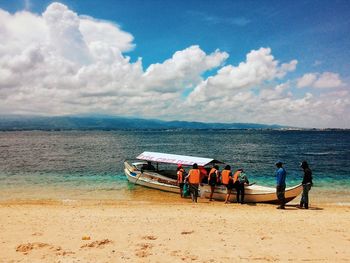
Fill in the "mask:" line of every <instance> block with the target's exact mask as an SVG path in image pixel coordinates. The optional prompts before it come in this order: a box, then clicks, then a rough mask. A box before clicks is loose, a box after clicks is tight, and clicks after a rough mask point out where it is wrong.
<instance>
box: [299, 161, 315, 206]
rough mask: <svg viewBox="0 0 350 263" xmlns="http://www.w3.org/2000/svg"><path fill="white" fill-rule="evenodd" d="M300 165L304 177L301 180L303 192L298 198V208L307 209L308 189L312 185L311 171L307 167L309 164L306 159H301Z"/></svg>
mask: <svg viewBox="0 0 350 263" xmlns="http://www.w3.org/2000/svg"><path fill="white" fill-rule="evenodd" d="M300 167H301V168H302V169H303V170H304V177H303V181H302V185H303V194H302V196H301V200H300V206H299V208H303V206H304V207H305V209H309V191H310V189H311V186H312V172H311V169H310V168H309V164H308V163H307V162H306V161H302V163H301V164H300Z"/></svg>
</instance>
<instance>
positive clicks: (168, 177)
mask: <svg viewBox="0 0 350 263" xmlns="http://www.w3.org/2000/svg"><path fill="white" fill-rule="evenodd" d="M136 159H137V161H136V162H130V163H129V162H128V161H125V162H124V172H125V175H126V176H127V178H128V180H129V182H130V183H133V184H137V185H142V186H146V187H149V188H153V189H158V190H162V191H167V192H172V193H179V191H180V190H179V187H178V185H177V183H176V167H174V165H177V164H182V166H184V167H186V166H192V165H193V164H194V163H197V164H198V166H202V167H205V168H206V169H207V170H209V169H210V167H209V165H210V166H211V165H212V164H223V162H220V161H218V160H215V159H211V158H202V157H195V156H185V155H176V154H166V153H158V152H143V153H142V154H140V155H139V156H137V157H136ZM147 162H153V163H155V164H156V167H155V169H154V170H152V171H151V170H143V169H142V168H143V167H145V166H146V165H147ZM171 165H173V167H171ZM160 166H165V167H160ZM169 168H170V169H169ZM187 170H188V169H187ZM199 190H200V196H201V197H204V198H209V195H210V186H209V185H207V184H203V185H201V186H200V189H199ZM301 191H302V185H301V184H299V185H296V186H293V187H289V188H286V192H285V198H286V202H289V201H291V200H293V199H294V198H295V197H297V196H298V195H299V194H300V193H301ZM225 197H226V187H225V186H223V185H221V186H217V187H216V188H215V191H214V195H213V199H215V200H225ZM244 199H245V200H244V201H245V202H247V203H277V202H278V200H277V196H276V189H275V188H273V187H266V186H260V185H256V184H252V185H247V186H245V198H244ZM230 201H231V202H235V201H236V192H235V190H234V189H233V190H232V193H231V196H230Z"/></svg>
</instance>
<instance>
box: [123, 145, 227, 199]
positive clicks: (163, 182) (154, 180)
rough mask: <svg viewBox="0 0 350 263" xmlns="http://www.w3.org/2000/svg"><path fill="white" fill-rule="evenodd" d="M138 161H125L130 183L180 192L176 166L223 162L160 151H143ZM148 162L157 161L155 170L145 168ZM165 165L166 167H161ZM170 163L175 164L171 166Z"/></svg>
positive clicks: (137, 158)
mask: <svg viewBox="0 0 350 263" xmlns="http://www.w3.org/2000/svg"><path fill="white" fill-rule="evenodd" d="M136 160H137V161H136V162H130V163H129V161H125V162H124V173H125V175H126V176H127V178H128V180H129V182H130V183H133V184H137V185H142V186H146V187H149V188H153V189H158V190H162V191H166V192H172V193H179V192H180V189H179V186H178V185H177V182H176V178H177V176H176V166H175V167H174V165H178V164H181V165H182V166H184V167H186V166H192V165H193V164H194V163H197V164H198V165H199V166H203V167H205V166H208V165H212V164H215V163H222V162H220V161H218V160H215V159H211V158H203V157H195V156H186V155H177V154H167V153H159V152H143V153H141V154H140V155H139V156H137V157H136ZM147 162H154V163H156V168H155V169H154V170H144V171H143V169H142V168H143V167H145V166H146V165H147ZM161 165H163V166H164V167H160V166H161ZM170 165H173V167H171V166H170Z"/></svg>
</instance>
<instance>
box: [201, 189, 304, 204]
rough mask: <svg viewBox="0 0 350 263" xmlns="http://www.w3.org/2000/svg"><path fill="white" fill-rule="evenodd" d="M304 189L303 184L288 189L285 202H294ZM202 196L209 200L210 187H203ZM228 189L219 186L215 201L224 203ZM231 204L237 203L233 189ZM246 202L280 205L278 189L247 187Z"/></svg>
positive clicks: (215, 192)
mask: <svg viewBox="0 0 350 263" xmlns="http://www.w3.org/2000/svg"><path fill="white" fill-rule="evenodd" d="M302 189H303V187H302V185H301V184H299V185H296V186H293V187H289V188H286V192H285V200H286V202H287V203H288V202H290V201H292V200H293V199H294V198H296V197H297V196H298V195H299V194H300V193H301V191H302ZM200 191H201V196H202V197H205V198H209V196H210V186H208V185H205V186H202V187H201V189H200ZM226 192H227V190H226V187H225V186H217V187H215V190H214V194H213V199H214V200H221V201H224V200H225V198H226ZM229 200H230V202H236V201H237V199H236V190H235V189H232V192H231V195H230V199H229ZM244 202H245V203H274V204H277V203H278V199H277V195H276V189H275V188H273V187H264V186H259V185H250V186H245V194H244Z"/></svg>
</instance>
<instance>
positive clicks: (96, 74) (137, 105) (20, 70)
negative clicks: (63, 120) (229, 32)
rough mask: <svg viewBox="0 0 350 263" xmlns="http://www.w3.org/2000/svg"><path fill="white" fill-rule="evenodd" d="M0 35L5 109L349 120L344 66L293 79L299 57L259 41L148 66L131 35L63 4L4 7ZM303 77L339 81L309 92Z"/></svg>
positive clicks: (311, 81)
mask: <svg viewBox="0 0 350 263" xmlns="http://www.w3.org/2000/svg"><path fill="white" fill-rule="evenodd" d="M0 37H1V41H0V112H1V114H42V115H64V114H81V113H107V114H113V115H123V116H140V117H150V118H161V119H167V120H174V119H180V120H189V121H193V120H197V121H215V122H217V121H219V122H259V123H280V124H286V125H294V126H306V127H308V126H315V127H325V126H330V127H339V126H345V127H350V124H349V119H348V117H347V116H350V110H349V108H350V100H349V92H348V90H347V89H346V85H345V84H344V83H343V81H341V79H340V77H339V75H338V74H337V73H332V72H325V73H309V74H306V75H304V76H303V77H302V78H300V79H299V80H297V82H295V81H294V80H288V79H286V76H287V74H288V73H289V72H292V71H294V70H295V69H296V66H297V60H292V61H289V62H286V63H281V62H279V61H278V60H277V59H275V58H274V56H273V55H272V51H271V49H270V48H260V49H257V50H252V51H250V52H249V53H248V54H247V56H246V60H245V61H243V62H241V63H239V64H238V65H237V66H233V65H230V64H227V59H228V57H229V54H228V53H226V52H223V51H220V50H215V51H214V52H212V53H210V54H207V53H205V52H204V51H203V50H202V49H201V48H200V46H198V45H193V46H190V47H188V48H185V49H183V50H179V51H176V52H174V54H173V56H172V57H170V58H169V59H166V60H165V61H160V62H159V63H156V64H152V65H150V66H149V67H148V68H146V69H144V68H143V65H142V58H140V59H138V60H137V61H131V59H130V58H129V57H128V56H126V55H125V53H126V52H132V50H133V48H134V47H135V43H133V41H134V38H133V36H132V34H130V33H128V32H125V31H123V30H122V29H121V28H120V27H119V26H118V25H117V24H115V23H112V22H109V21H104V20H98V19H95V18H92V17H89V16H86V15H78V14H77V13H75V12H74V11H72V10H70V9H69V8H68V7H67V6H65V5H63V4H60V3H52V4H50V5H49V6H48V7H47V9H46V10H45V11H44V12H43V14H40V15H38V14H34V13H30V12H28V11H21V12H17V13H15V14H10V13H8V12H6V11H5V10H1V9H0ZM214 70H217V72H216V73H213V74H211V76H209V77H207V78H204V77H203V76H204V75H205V73H206V72H208V71H210V72H214ZM295 83H296V85H297V87H314V88H326V87H327V88H333V89H331V90H327V89H325V90H322V92H321V93H320V92H318V93H313V91H309V92H308V93H303V90H301V89H298V90H296V89H295V86H293V85H295ZM296 91H297V92H296ZM318 91H319V90H318ZM323 91H324V92H323ZM188 94H189V95H188Z"/></svg>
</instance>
